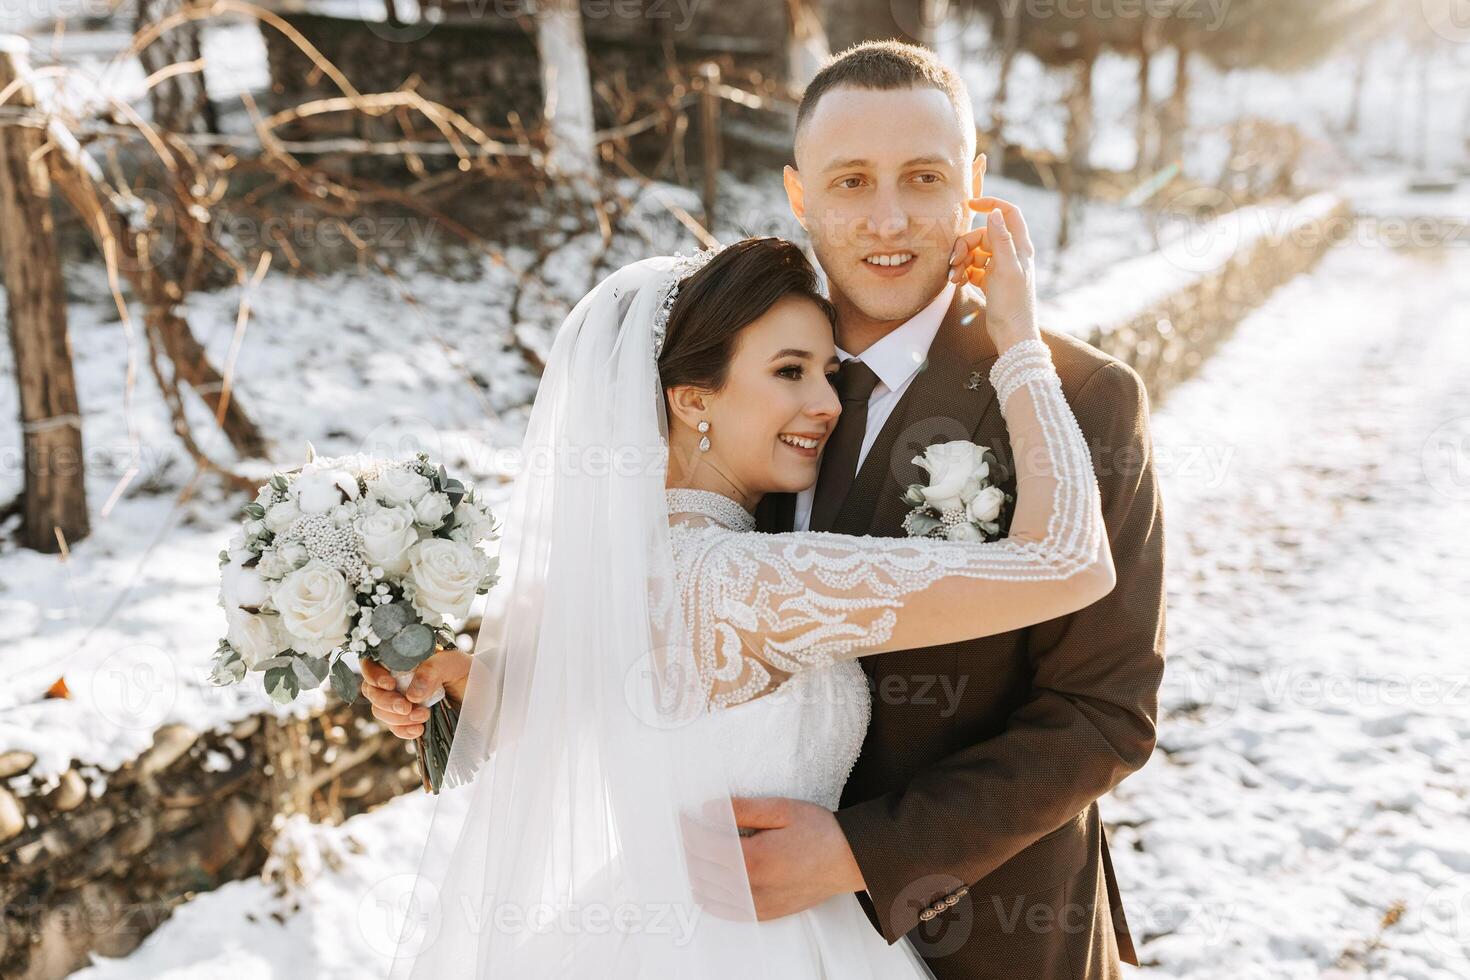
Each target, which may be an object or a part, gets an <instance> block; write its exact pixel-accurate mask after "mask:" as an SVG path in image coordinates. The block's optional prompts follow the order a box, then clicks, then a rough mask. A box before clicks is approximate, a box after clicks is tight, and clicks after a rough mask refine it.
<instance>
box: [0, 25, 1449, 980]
mask: <svg viewBox="0 0 1470 980" xmlns="http://www.w3.org/2000/svg"><path fill="white" fill-rule="evenodd" d="M0 11H3V16H4V22H3V24H0V33H3V34H5V35H7V37H6V39H5V40H4V42H3V44H0V258H3V263H0V281H3V285H4V290H0V308H3V309H4V311H5V312H4V315H5V317H6V320H7V323H8V328H9V329H8V334H7V340H6V342H5V343H4V344H3V345H0V362H3V363H0V377H3V378H4V379H5V380H4V381H3V383H0V415H3V416H5V417H7V418H8V419H9V420H10V422H9V423H8V424H6V425H3V426H0V459H3V460H4V466H3V467H0V624H3V625H0V635H3V638H4V642H3V644H0V667H3V676H4V678H5V683H4V684H3V686H0V780H3V782H0V899H3V917H0V976H3V977H5V978H7V980H9V978H15V980H22V978H23V980H41V978H51V977H61V976H68V975H75V976H79V977H86V978H89V980H103V978H107V980H121V978H130V980H131V978H145V977H146V978H159V977H169V978H184V977H188V978H195V977H201V978H202V977H226V976H228V977H230V978H232V980H233V978H267V977H270V978H287V977H289V978H303V980H304V978H308V977H311V978H336V977H343V978H345V977H349V976H350V977H358V976H364V975H381V973H382V971H383V969H384V964H385V962H386V960H385V957H386V955H387V954H388V952H389V951H390V950H391V949H392V940H391V939H390V938H389V937H390V936H393V935H395V934H396V932H395V931H396V930H397V929H398V928H400V927H401V926H402V919H403V911H404V909H405V908H407V907H408V906H407V899H408V890H409V887H410V886H411V882H412V878H411V875H412V870H413V866H414V865H413V860H412V859H413V857H414V856H415V855H414V854H413V853H409V852H407V850H406V849H405V848H403V847H401V846H399V842H401V841H402V840H403V839H404V835H405V834H408V835H411V834H412V828H413V827H414V825H415V824H417V823H418V822H419V821H422V820H423V819H425V816H426V814H427V812H428V810H427V807H428V806H429V803H430V801H429V800H427V799H426V798H425V797H424V795H423V793H422V791H421V790H419V789H418V781H417V777H416V775H415V774H414V771H413V768H412V767H413V760H412V757H411V755H410V754H409V753H408V752H407V751H406V749H405V747H404V745H403V743H400V742H398V740H396V739H394V738H392V737H391V736H390V735H388V734H387V733H385V732H384V731H383V730H382V729H381V728H380V727H379V726H378V725H377V724H376V723H375V722H374V721H373V720H372V719H371V717H370V716H369V715H368V714H367V713H366V711H365V710H363V708H362V706H361V705H360V704H359V705H358V706H355V707H353V706H347V705H344V704H342V703H341V702H340V701H337V700H336V699H335V698H334V697H333V696H332V695H331V694H330V693H329V692H328V691H326V690H321V691H317V692H313V693H312V694H311V695H310V696H309V697H306V698H304V699H303V700H302V701H301V702H299V703H298V704H296V705H294V706H292V708H290V709H281V708H277V707H273V706H272V705H271V704H270V703H269V701H268V700H267V699H266V698H265V697H264V696H263V695H261V694H260V693H259V691H258V690H257V689H256V687H258V686H257V685H247V686H242V687H238V688H226V689H219V688H214V687H211V686H210V685H209V684H208V682H207V680H206V674H207V672H208V665H209V661H210V658H211V656H212V654H213V651H214V649H215V643H216V640H217V639H218V637H219V635H220V634H221V633H222V631H223V626H224V624H223V615H222V613H221V611H220V609H219V608H218V606H217V605H216V590H217V569H216V556H217V554H218V552H219V550H220V548H221V547H222V546H223V544H224V542H225V540H226V539H227V537H228V536H229V533H230V529H231V525H232V523H233V522H234V521H235V519H236V516H237V513H238V509H239V507H240V506H241V504H243V503H244V502H246V501H247V500H248V499H249V497H250V491H249V488H250V487H251V486H253V485H255V484H257V483H258V482H260V480H261V479H262V476H263V475H264V474H267V473H268V472H269V471H270V469H271V468H272V467H277V468H285V467H289V466H294V465H296V464H298V463H300V462H301V461H302V460H303V459H304V456H305V452H306V445H307V443H308V441H309V442H311V443H312V444H314V446H315V447H316V449H317V450H318V451H320V452H323V453H328V454H336V453H345V452H356V451H359V450H361V451H367V452H376V453H384V454H394V455H397V454H402V453H406V452H410V451H412V450H414V449H417V448H423V449H426V450H428V451H429V452H430V453H432V454H433V455H434V456H435V457H437V458H439V459H441V460H443V461H444V462H445V464H446V465H447V466H448V467H449V468H450V469H451V470H455V471H457V472H458V473H459V474H460V475H463V476H466V477H467V478H470V479H473V480H474V481H476V482H477V483H478V484H480V485H481V486H483V487H485V488H486V489H487V490H488V492H489V495H490V498H491V500H492V502H498V501H502V500H504V498H505V495H506V493H507V489H508V485H509V482H510V481H511V480H513V479H514V477H515V473H516V471H517V467H518V465H519V460H518V458H517V452H518V447H519V441H520V435H521V432H522V428H523V426H524V424H525V420H526V413H527V410H528V407H529V403H530V401H531V399H532V397H533V395H534V392H535V387H536V379H537V376H538V372H539V370H540V367H541V364H542V359H543V357H544V355H545V352H546V350H547V348H548V343H549V341H550V338H551V335H552V333H553V332H554V330H555V328H556V327H557V325H558V324H559V323H560V321H561V318H562V317H563V316H564V315H565V313H566V312H567V311H568V310H569V309H570V307H571V305H572V304H573V303H575V302H576V300H577V299H578V298H579V297H580V296H581V295H582V294H583V293H584V292H585V291H586V290H587V289H588V288H589V287H590V286H591V285H593V284H594V283H595V282H596V281H597V280H598V279H600V278H601V277H602V276H604V275H606V274H607V273H608V272H610V271H611V270H613V269H615V268H617V267H618V266H619V265H621V264H623V263H625V262H627V261H630V260H632V259H636V258H639V257H642V256H645V255H648V254H652V253H655V252H669V251H673V250H674V249H677V248H682V249H685V250H687V249H689V248H690V247H692V246H695V245H697V244H699V243H700V242H707V241H710V240H729V239H731V238H735V237H738V236H741V235H744V234H781V235H785V236H788V237H792V238H796V239H799V238H800V236H801V229H800V228H799V227H798V226H797V225H796V224H795V222H794V221H793V220H792V219H791V218H790V216H789V213H788V210H787V206H786V201H785V197H784V195H783V193H782V190H781V185H780V179H779V175H780V167H781V165H782V164H783V163H785V162H786V161H787V159H788V157H789V145H790V129H791V122H792V117H793V110H794V100H795V98H796V97H798V96H799V93H800V90H801V87H802V85H803V83H804V81H805V79H807V78H809V77H810V75H811V72H812V71H813V70H814V68H815V66H816V65H818V64H819V63H820V60H821V58H822V57H824V56H825V55H826V54H827V53H828V52H829V51H838V50H840V49H841V48H843V47H845V46H846V45H849V44H851V43H854V42H856V41H860V40H863V39H868V38H880V37H901V38H906V39H909V40H913V41H916V42H918V43H923V44H927V45H930V46H932V47H933V48H935V49H936V50H937V51H938V52H939V53H940V54H941V55H942V56H943V57H944V58H945V59H947V60H948V61H949V63H951V64H953V65H954V66H956V67H957V68H958V69H960V71H961V72H962V73H963V75H964V77H965V79H966V80H967V82H968V83H969V86H970V89H971V93H972V96H973V99H974V108H975V113H976V119H975V125H976V130H977V133H978V135H979V141H980V145H981V148H982V149H984V150H986V152H988V153H989V155H990V159H991V161H992V163H991V168H990V171H991V177H990V178H989V179H988V182H987V186H988V188H989V190H990V192H991V193H994V194H996V195H998V196H1002V197H1007V198H1010V199H1013V200H1015V201H1017V202H1019V203H1020V204H1021V205H1022V207H1023V208H1024V209H1025V213H1026V215H1027V218H1028V221H1029V222H1030V225H1031V228H1032V230H1033V236H1034V237H1035V238H1036V240H1037V242H1038V246H1039V249H1040V251H1041V256H1042V260H1041V269H1040V275H1041V289H1042V293H1043V300H1044V307H1045V315H1046V317H1047V318H1048V322H1050V323H1051V324H1052V325H1054V326H1056V327H1057V328H1059V329H1064V330H1067V331H1071V332H1075V333H1076V334H1077V335H1078V336H1081V337H1083V338H1084V339H1087V340H1088V341H1089V342H1092V343H1095V344H1097V345H1098V346H1100V347H1103V348H1104V349H1106V350H1108V351H1109V352H1110V353H1113V354H1114V355H1116V356H1119V357H1122V358H1123V359H1125V360H1126V361H1128V362H1129V363H1130V364H1132V365H1133V366H1134V367H1135V368H1136V369H1137V370H1138V371H1139V372H1140V374H1142V375H1143V376H1144V378H1145V380H1146V381H1147V382H1148V385H1149V388H1150V394H1151V398H1152V405H1153V413H1154V420H1153V425H1154V437H1155V451H1156V454H1157V459H1156V462H1157V466H1158V470H1159V474H1160V478H1161V480H1162V483H1163V492H1164V502H1165V504H1164V505H1165V511H1166V515H1167V520H1168V525H1167V526H1168V531H1169V541H1168V545H1169V556H1168V557H1169V568H1168V575H1169V603H1170V608H1169V624H1168V628H1169V645H1168V653H1169V668H1168V677H1167V680H1166V685H1165V690H1164V692H1163V704H1162V717H1161V720H1160V739H1159V747H1158V751H1157V753H1156V755H1155V757H1154V759H1153V760H1152V761H1151V762H1150V764H1149V765H1148V766H1147V767H1146V768H1145V769H1143V770H1142V771H1141V772H1140V773H1138V774H1136V775H1135V776H1133V777H1131V778H1129V779H1128V780H1126V781H1125V782H1124V783H1123V784H1122V785H1121V786H1119V788H1118V789H1117V790H1116V791H1115V792H1114V793H1112V794H1111V795H1110V796H1109V797H1108V798H1106V799H1105V800H1104V801H1103V803H1102V812H1103V817H1104V819H1105V821H1106V822H1107V824H1108V829H1109V835H1110V839H1111V841H1112V843H1113V853H1114V855H1115V860H1116V862H1117V867H1118V874H1119V877H1120V879H1121V883H1122V888H1123V892H1124V897H1125V906H1126V910H1127V915H1128V918H1129V921H1130V924H1131V926H1132V930H1133V934H1134V936H1135V939H1136V940H1138V942H1139V951H1140V954H1141V957H1142V960H1143V963H1144V966H1143V967H1142V968H1141V969H1138V970H1135V969H1132V968H1129V970H1128V975H1129V976H1149V977H1160V978H1164V977H1180V978H1183V977H1189V978H1196V977H1221V978H1225V977H1228V978H1232V980H1239V978H1247V977H1271V978H1282V977H1303V978H1306V977H1323V976H1330V977H1350V976H1358V975H1363V976H1382V977H1403V978H1426V980H1427V978H1439V980H1450V978H1463V977H1466V976H1470V816H1467V814H1470V656H1467V647H1466V639H1465V637H1466V626H1467V624H1470V531H1467V529H1470V2H1467V0H1422V2H1421V0H969V2H953V3H944V2H942V0H787V2H784V3H783V2H779V0H720V2H718V3H716V2H715V0H582V2H581V3H580V4H578V3H573V2H570V0H543V2H542V3H540V4H539V5H534V4H532V3H530V2H529V0H436V2H432V3H429V4H427V5H422V6H421V5H418V4H416V3H414V0H281V2H277V3H274V4H272V5H269V6H256V5H254V4H252V3H249V2H246V0H214V2H209V0H201V2H198V3H190V2H187V0H133V2H121V3H113V2H108V0H0ZM476 625H477V624H476V622H475V621H474V620H473V619H472V620H471V622H469V623H467V624H465V632H464V635H463V636H462V638H461V639H462V641H463V643H464V644H465V645H468V644H469V643H471V642H472V638H473V631H474V629H475V628H476Z"/></svg>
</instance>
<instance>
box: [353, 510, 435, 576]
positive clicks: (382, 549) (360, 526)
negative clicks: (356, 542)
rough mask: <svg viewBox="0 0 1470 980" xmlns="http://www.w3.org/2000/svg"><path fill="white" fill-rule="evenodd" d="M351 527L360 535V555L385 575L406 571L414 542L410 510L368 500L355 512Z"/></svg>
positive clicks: (417, 533) (413, 528)
mask: <svg viewBox="0 0 1470 980" xmlns="http://www.w3.org/2000/svg"><path fill="white" fill-rule="evenodd" d="M353 527H354V528H356V529H357V533H358V534H359V535H360V536H361V538H362V556H363V557H364V558H365V559H367V563H368V564H369V565H377V566H379V567H381V568H382V569H383V571H385V572H387V573H388V574H389V575H402V574H403V573H404V572H406V571H408V556H409V550H410V549H412V548H413V546H414V545H416V544H418V541H419V532H418V529H417V528H415V527H414V512H413V511H411V510H409V509H408V508H407V507H401V506H398V507H395V506H389V505H386V504H380V503H377V502H376V501H370V502H369V503H368V504H367V506H366V507H365V508H364V509H363V510H362V511H361V512H360V513H359V514H358V515H357V519H356V520H355V521H354V522H353Z"/></svg>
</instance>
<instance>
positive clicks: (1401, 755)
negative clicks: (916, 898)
mask: <svg viewBox="0 0 1470 980" xmlns="http://www.w3.org/2000/svg"><path fill="white" fill-rule="evenodd" d="M1456 412H1458V413H1460V414H1459V415H1458V417H1457V418H1456V417H1455V413H1456ZM1432 434H1433V435H1434V438H1431V435H1432ZM1155 440H1156V446H1157V452H1158V458H1159V465H1160V468H1161V473H1162V477H1163V482H1164V494H1165V508H1166V511H1165V512H1166V518H1167V520H1168V527H1169V529H1170V540H1169V546H1170V554H1169V561H1170V569H1169V571H1170V579H1171V585H1170V614H1169V615H1170V618H1169V630H1170V644H1169V646H1170V656H1171V661H1170V668H1169V677H1168V682H1167V685H1166V690H1165V692H1164V699H1163V700H1164V707H1165V719H1164V723H1163V726H1162V730H1161V740H1160V750H1159V752H1158V753H1157V755H1156V756H1155V758H1154V760H1153V761H1152V762H1151V763H1150V764H1149V766H1148V767H1147V768H1145V769H1144V770H1143V771H1142V772H1141V773H1139V774H1137V775H1135V776H1134V777H1133V778H1131V779H1129V780H1128V781H1127V782H1125V783H1124V784H1123V785H1122V786H1121V787H1120V788H1119V790H1118V792H1117V793H1116V794H1114V795H1113V796H1112V797H1110V798H1108V799H1107V800H1105V801H1104V803H1103V807H1104V809H1103V813H1104V817H1105V819H1107V820H1108V821H1109V823H1111V824H1116V825H1118V826H1116V829H1115V831H1114V834H1113V840H1114V851H1115V854H1116V856H1117V863H1118V870H1119V875H1120V877H1121V879H1122V883H1123V887H1124V892H1125V896H1126V899H1127V902H1128V913H1129V916H1130V920H1131V923H1132V925H1133V929H1134V934H1135V936H1137V937H1139V938H1140V939H1141V940H1142V953H1143V956H1144V958H1145V962H1146V963H1150V964H1152V965H1153V967H1152V968H1151V969H1146V970H1143V971H1136V972H1135V975H1139V976H1148V977H1159V978H1165V977H1188V978H1190V980H1199V978H1208V977H1222V978H1224V977H1229V978H1231V980H1243V978H1254V977H1263V978H1264V977H1270V978H1290V977H1303V978H1305V977H1319V976H1330V975H1333V971H1334V970H1335V969H1338V968H1340V969H1341V970H1342V971H1343V972H1342V975H1369V976H1393V977H1403V978H1429V977H1435V978H1443V980H1450V978H1456V977H1460V978H1462V977H1465V976H1470V952H1467V950H1466V948H1465V947H1466V945H1467V943H1470V820H1467V817H1466V813H1467V810H1470V795H1467V794H1470V681H1467V677H1470V663H1467V657H1466V649H1465V648H1466V645H1465V640H1464V638H1463V636H1464V634H1463V632H1462V631H1463V630H1464V629H1465V627H1466V625H1467V623H1470V560H1467V551H1470V539H1467V533H1466V528H1467V527H1470V470H1464V469H1462V470H1460V471H1458V472H1457V471H1456V470H1455V469H1454V468H1453V467H1452V466H1451V465H1450V464H1451V462H1452V457H1451V455H1450V454H1449V453H1448V452H1447V451H1445V447H1446V446H1448V445H1451V444H1453V445H1454V446H1460V447H1463V446H1464V445H1466V440H1470V252H1467V251H1466V250H1465V249H1460V250H1455V251H1452V252H1449V253H1439V254H1427V253H1425V254H1402V253H1395V252H1390V251H1387V250H1384V249H1377V248H1369V247H1364V246H1345V247H1343V248H1340V249H1338V250H1337V251H1336V252H1334V253H1333V254H1331V255H1329V256H1328V258H1327V259H1326V261H1325V262H1324V263H1323V265H1322V266H1321V267H1320V268H1319V269H1318V270H1317V271H1316V272H1315V273H1313V274H1312V275H1310V276H1307V277H1304V278H1302V279H1300V280H1298V281H1296V282H1294V283H1292V284H1291V285H1289V286H1288V287H1286V288H1285V289H1284V290H1282V291H1281V292H1280V293H1278V294H1277V295H1276V296H1275V297H1273V298H1272V300H1271V302H1270V303H1269V304H1268V305H1267V306H1266V307H1265V308H1263V309H1262V310H1261V311H1259V312H1258V313H1257V314H1256V315H1254V316H1253V317H1251V318H1250V319H1249V320H1248V321H1247V322H1246V323H1244V324H1242V326H1241V328H1240V330H1239V331H1238V333H1237V334H1236V335H1235V337H1234V338H1233V339H1232V340H1231V341H1230V342H1229V343H1228V344H1227V345H1226V346H1225V348H1224V349H1223V350H1221V351H1220V352H1219V353H1218V354H1217V355H1216V356H1215V357H1214V358H1213V359H1212V361H1211V362H1210V363H1209V364H1208V365H1207V367H1206V370H1205V371H1204V372H1203V374H1202V375H1201V376H1200V377H1199V378H1197V379H1195V380H1194V381H1192V382H1190V383H1189V384H1187V385H1185V386H1184V387H1182V388H1180V389H1179V390H1177V391H1176V392H1174V393H1173V394H1172V395H1171V396H1170V397H1169V399H1168V400H1167V402H1166V403H1165V404H1163V405H1161V406H1160V407H1159V410H1158V411H1157V412H1156V417H1155ZM1450 440H1454V442H1453V443H1451V442H1450ZM1462 451H1463V450H1462ZM1460 461H1461V463H1462V464H1463V462H1464V459H1463V457H1461V458H1460ZM426 802H427V801H426V800H425V799H423V798H421V797H419V796H417V795H415V796H413V797H407V798H403V799H400V800H396V801H394V802H393V803H391V804H389V805H388V806H385V807H382V808H380V809H379V810H377V811H375V812H373V813H370V814H365V815H363V816H361V817H357V818H355V819H353V820H351V821H349V822H348V823H347V824H345V825H344V826H342V827H338V828H327V827H324V828H314V829H311V830H309V831H308V832H307V836H308V837H309V838H312V839H315V840H316V841H319V842H321V843H322V844H323V845H324V846H327V847H329V849H330V850H332V851H335V852H336V853H338V854H340V855H341V856H342V857H343V858H344V859H345V863H344V864H343V865H342V866H341V867H340V868H339V869H337V870H327V871H324V872H323V873H322V874H321V875H320V877H319V878H318V879H317V883H316V885H314V886H313V887H312V888H311V889H310V890H309V891H307V892H306V893H304V894H302V895H300V896H298V900H299V903H300V907H299V910H295V911H289V903H287V905H286V906H285V907H283V906H282V905H281V904H280V903H279V902H278V900H276V899H274V898H272V897H271V896H270V895H269V894H268V891H267V889H266V888H264V887H263V886H262V885H261V883H260V882H259V881H258V880H252V881H244V882H236V883H232V884H230V885H227V886H225V887H224V888H221V889H219V890H217V891H215V892H211V893H208V894H204V895H201V896H199V897H198V898H197V899H195V900H194V901H192V902H190V903H189V904H188V905H186V906H184V907H183V908H181V909H179V910H178V912H177V913H176V914H175V916H174V918H173V919H171V920H170V921H169V922H168V923H166V924H165V925H164V926H163V927H162V928H161V929H159V930H158V931H157V932H156V933H155V934H153V935H152V936H151V937H149V939H148V940H147V941H146V942H145V944H144V945H143V947H142V948H140V949H139V950H138V951H137V952H136V953H134V954H133V955H132V956H130V957H128V958H126V959H123V960H110V961H102V962H100V963H99V964H98V965H96V966H94V967H92V968H90V969H88V970H84V971H82V972H80V973H78V974H75V976H77V977H81V978H85V980H133V978H143V977H148V978H150V980H153V978H160V980H182V978H189V980H197V978H206V977H215V976H219V977H225V976H228V977H230V978H232V980H235V978H238V980H267V978H273V980H283V978H292V980H295V978H301V980H305V978H308V977H310V978H320V980H333V978H346V977H362V976H380V975H382V974H383V972H384V961H383V959H382V958H381V956H382V954H383V953H384V952H385V950H384V948H383V946H384V944H383V936H384V935H385V932H384V927H385V924H386V923H385V922H384V911H385V910H386V909H388V908H391V907H393V898H394V896H396V895H399V894H401V893H402V891H403V889H404V887H405V885H406V883H407V876H408V875H409V873H411V871H412V864H411V862H410V861H409V860H408V859H407V858H408V857H411V856H410V855H405V856H396V855H394V854H393V852H392V849H391V845H392V842H393V841H394V840H395V836H396V834H398V833H402V832H406V828H409V827H411V826H413V824H414V823H416V822H417V821H420V820H422V819H424V817H425V815H426V813H427V810H426V808H425V803H426ZM1400 906H1402V913H1401V915H1398V916H1397V918H1396V921H1395V922H1393V923H1392V924H1390V925H1387V926H1384V925H1383V924H1382V923H1383V922H1384V920H1385V917H1386V916H1387V917H1389V918H1394V917H1395V916H1394V914H1393V913H1392V912H1391V910H1393V909H1395V908H1398V907H1400ZM273 910H275V911H278V912H281V913H283V914H284V923H278V922H276V921H275V920H274V919H273V918H272V915H271V912H272V911H273Z"/></svg>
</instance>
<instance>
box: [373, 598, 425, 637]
mask: <svg viewBox="0 0 1470 980" xmlns="http://www.w3.org/2000/svg"><path fill="white" fill-rule="evenodd" d="M418 621H419V617H418V614H417V613H415V612H414V611H413V606H411V605H409V604H408V603H406V602H385V603H384V604H383V605H381V606H379V607H378V608H376V609H374V610H373V632H374V633H376V634H378V640H379V641H380V642H383V643H386V642H387V641H389V640H391V639H393V637H394V636H396V635H398V631H399V630H401V629H403V628H404V627H407V626H412V625H413V624H414V623H417V622H418Z"/></svg>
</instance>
